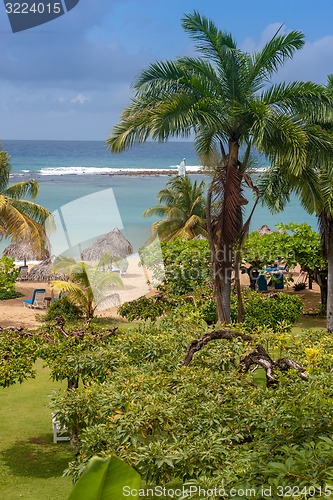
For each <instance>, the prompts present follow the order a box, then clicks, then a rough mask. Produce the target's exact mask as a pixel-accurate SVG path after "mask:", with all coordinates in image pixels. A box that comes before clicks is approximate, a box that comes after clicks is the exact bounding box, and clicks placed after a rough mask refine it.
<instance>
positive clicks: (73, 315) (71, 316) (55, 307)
mask: <svg viewBox="0 0 333 500" xmlns="http://www.w3.org/2000/svg"><path fill="white" fill-rule="evenodd" d="M58 316H62V317H63V318H64V319H65V320H66V321H77V320H78V319H80V318H82V312H81V310H80V308H79V307H78V306H76V305H75V304H73V302H71V301H70V300H69V299H68V297H62V298H61V299H58V300H56V301H54V302H52V304H51V306H50V307H49V308H48V310H47V312H46V314H45V316H44V320H45V321H53V320H54V319H55V318H57V317H58Z"/></svg>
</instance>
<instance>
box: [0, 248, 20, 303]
mask: <svg viewBox="0 0 333 500" xmlns="http://www.w3.org/2000/svg"><path fill="white" fill-rule="evenodd" d="M18 275H19V270H18V268H16V267H15V264H14V259H11V258H9V257H6V256H5V255H4V256H3V257H1V258H0V300H4V299H6V298H13V296H15V295H14V294H13V292H15V282H16V279H17V277H18Z"/></svg>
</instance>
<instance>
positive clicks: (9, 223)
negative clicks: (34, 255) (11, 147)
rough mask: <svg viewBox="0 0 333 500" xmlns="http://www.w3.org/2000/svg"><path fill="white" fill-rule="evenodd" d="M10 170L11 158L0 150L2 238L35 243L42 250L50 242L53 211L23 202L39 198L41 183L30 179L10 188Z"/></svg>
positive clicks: (0, 234) (0, 224)
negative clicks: (48, 232)
mask: <svg viewBox="0 0 333 500" xmlns="http://www.w3.org/2000/svg"><path fill="white" fill-rule="evenodd" d="M10 171H11V167H10V159H9V155H8V153H7V152H6V151H0V238H1V237H10V238H11V239H12V240H13V241H20V240H23V241H31V244H32V247H33V248H34V249H35V250H36V251H41V250H43V249H44V248H45V244H46V242H47V237H46V233H45V228H44V226H45V221H46V220H47V219H48V218H49V217H50V212H49V211H48V210H46V208H44V207H42V206H40V205H38V204H37V203H35V202H34V201H31V200H25V199H22V198H23V197H25V196H28V197H30V198H31V199H32V200H34V199H35V198H36V197H37V195H38V190H39V186H38V182H37V181H36V180H33V179H30V180H28V181H21V182H17V183H15V184H12V185H10V186H9V185H8V183H9V175H10Z"/></svg>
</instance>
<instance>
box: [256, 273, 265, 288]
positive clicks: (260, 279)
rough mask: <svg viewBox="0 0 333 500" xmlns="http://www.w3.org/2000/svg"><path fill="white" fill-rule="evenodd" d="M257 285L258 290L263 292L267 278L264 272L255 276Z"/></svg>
mask: <svg viewBox="0 0 333 500" xmlns="http://www.w3.org/2000/svg"><path fill="white" fill-rule="evenodd" d="M257 286H258V290H259V291H260V292H264V291H265V290H267V280H266V276H265V275H264V274H259V276H258V278H257Z"/></svg>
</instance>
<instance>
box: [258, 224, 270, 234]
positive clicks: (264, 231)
mask: <svg viewBox="0 0 333 500" xmlns="http://www.w3.org/2000/svg"><path fill="white" fill-rule="evenodd" d="M256 233H259V234H261V235H262V234H272V233H274V231H273V229H271V228H270V227H268V226H267V224H264V225H263V226H261V227H259V228H258V229H256Z"/></svg>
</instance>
